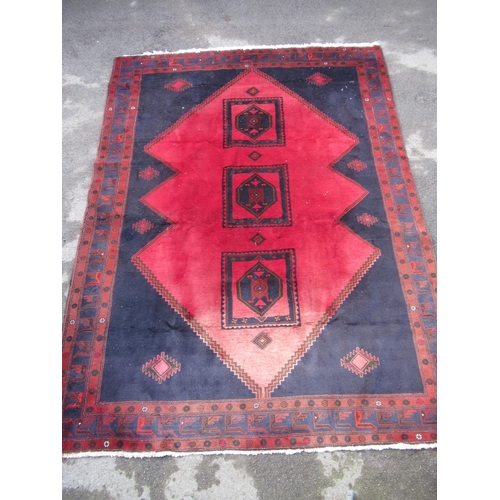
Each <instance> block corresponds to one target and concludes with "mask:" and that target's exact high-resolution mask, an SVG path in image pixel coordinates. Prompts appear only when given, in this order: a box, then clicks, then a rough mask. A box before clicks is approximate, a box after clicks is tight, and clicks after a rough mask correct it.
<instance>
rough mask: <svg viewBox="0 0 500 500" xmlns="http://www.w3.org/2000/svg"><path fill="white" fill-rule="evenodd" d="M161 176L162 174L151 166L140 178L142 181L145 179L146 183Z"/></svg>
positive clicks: (140, 174) (142, 171)
mask: <svg viewBox="0 0 500 500" xmlns="http://www.w3.org/2000/svg"><path fill="white" fill-rule="evenodd" d="M159 175H160V172H158V170H156V169H155V168H153V167H152V166H151V165H150V166H148V167H147V168H145V169H143V170H141V171H140V172H139V177H140V178H141V179H144V180H145V181H150V180H151V179H154V178H155V177H158V176H159Z"/></svg>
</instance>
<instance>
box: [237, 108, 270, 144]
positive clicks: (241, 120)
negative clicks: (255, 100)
mask: <svg viewBox="0 0 500 500" xmlns="http://www.w3.org/2000/svg"><path fill="white" fill-rule="evenodd" d="M272 125H273V118H272V116H271V115H270V114H269V113H266V112H265V111H264V110H263V109H260V108H259V107H257V106H256V105H255V104H253V105H252V106H250V107H249V108H248V109H246V110H245V111H243V112H242V113H240V114H239V115H238V116H237V117H236V128H237V129H238V130H239V131H240V132H241V133H242V134H245V135H247V136H248V137H250V138H251V139H257V138H258V137H260V136H261V135H262V134H264V133H265V132H267V131H268V130H269V129H270V128H271V127H272Z"/></svg>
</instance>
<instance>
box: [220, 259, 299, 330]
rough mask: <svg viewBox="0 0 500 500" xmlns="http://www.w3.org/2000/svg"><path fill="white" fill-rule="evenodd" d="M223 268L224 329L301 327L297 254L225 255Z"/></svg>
mask: <svg viewBox="0 0 500 500" xmlns="http://www.w3.org/2000/svg"><path fill="white" fill-rule="evenodd" d="M222 267H223V271H222V272H223V275H222V283H223V300H222V307H223V311H222V328H224V329H226V328H228V329H232V328H238V329H241V328H262V327H273V326H274V327H276V326H294V325H300V319H299V304H298V296H297V284H296V278H295V252H294V250H291V249H290V250H272V251H269V250H267V251H262V252H257V253H254V252H241V253H228V252H225V253H223V255H222ZM268 313H269V314H268Z"/></svg>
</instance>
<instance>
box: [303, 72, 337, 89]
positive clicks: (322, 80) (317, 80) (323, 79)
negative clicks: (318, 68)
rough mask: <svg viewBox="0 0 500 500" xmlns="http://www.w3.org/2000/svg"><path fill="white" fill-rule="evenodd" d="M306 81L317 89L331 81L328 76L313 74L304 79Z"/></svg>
mask: <svg viewBox="0 0 500 500" xmlns="http://www.w3.org/2000/svg"><path fill="white" fill-rule="evenodd" d="M306 81H307V82H309V83H311V84H313V85H316V86H317V87H321V86H323V85H326V84H327V83H330V82H331V81H332V79H331V78H330V77H329V76H326V75H324V74H323V73H314V75H311V76H310V77H309V78H306Z"/></svg>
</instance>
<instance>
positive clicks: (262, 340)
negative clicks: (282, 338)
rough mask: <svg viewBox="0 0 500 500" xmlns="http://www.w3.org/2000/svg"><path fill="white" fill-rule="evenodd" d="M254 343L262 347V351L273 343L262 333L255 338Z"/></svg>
mask: <svg viewBox="0 0 500 500" xmlns="http://www.w3.org/2000/svg"><path fill="white" fill-rule="evenodd" d="M252 342H253V343H254V344H255V345H256V346H257V347H260V348H261V349H265V348H266V347H267V346H268V345H269V344H270V343H271V342H272V340H271V339H270V338H269V337H268V336H267V335H266V334H265V333H264V332H261V333H259V335H257V337H255V338H254V339H253V340H252Z"/></svg>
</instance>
